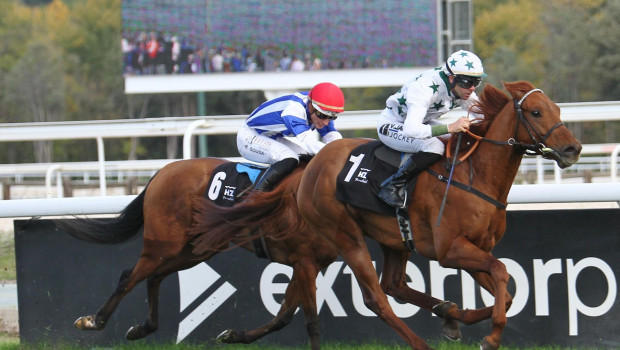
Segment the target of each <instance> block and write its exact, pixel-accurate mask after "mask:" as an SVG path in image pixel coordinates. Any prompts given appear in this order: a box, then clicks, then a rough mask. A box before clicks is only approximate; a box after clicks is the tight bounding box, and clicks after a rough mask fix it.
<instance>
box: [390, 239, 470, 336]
mask: <svg viewBox="0 0 620 350" xmlns="http://www.w3.org/2000/svg"><path fill="white" fill-rule="evenodd" d="M381 249H382V251H383V272H382V277H381V288H382V289H383V291H384V292H385V293H386V294H388V295H391V296H393V297H394V298H397V299H400V300H402V301H405V302H408V303H411V304H413V305H417V306H419V307H421V308H423V309H425V310H427V311H430V312H433V313H434V314H436V315H437V316H439V317H441V318H442V319H443V334H444V335H445V336H446V338H448V339H450V340H460V339H461V330H460V329H459V324H458V322H456V320H455V319H454V318H452V317H450V316H449V315H448V313H447V311H448V310H450V309H452V308H457V305H456V304H454V303H452V302H448V301H443V300H440V299H437V298H433V297H432V296H430V295H428V294H426V293H422V292H419V291H417V290H415V289H412V288H410V287H409V286H408V285H407V283H406V280H405V267H406V263H407V261H408V260H409V256H410V255H411V253H409V252H408V251H399V250H394V249H391V248H388V247H386V246H384V245H381Z"/></svg>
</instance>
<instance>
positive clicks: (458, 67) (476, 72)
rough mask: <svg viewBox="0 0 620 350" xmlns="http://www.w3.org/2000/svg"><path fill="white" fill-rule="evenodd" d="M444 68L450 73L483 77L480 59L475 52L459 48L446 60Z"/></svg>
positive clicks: (484, 74)
mask: <svg viewBox="0 0 620 350" xmlns="http://www.w3.org/2000/svg"><path fill="white" fill-rule="evenodd" d="M446 68H447V69H448V72H449V73H450V74H452V75H468V76H470V77H485V76H486V73H484V67H482V61H481V60H480V58H479V57H478V56H476V55H475V54H473V53H471V52H469V51H465V50H459V51H457V52H455V53H453V54H452V55H450V57H448V59H447V60H446Z"/></svg>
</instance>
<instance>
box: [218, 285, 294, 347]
mask: <svg viewBox="0 0 620 350" xmlns="http://www.w3.org/2000/svg"><path fill="white" fill-rule="evenodd" d="M299 303H300V295H299V291H298V288H297V283H296V282H295V274H293V278H292V280H291V282H290V283H289V284H288V286H287V287H286V291H285V293H284V301H283V302H282V304H281V306H280V310H279V311H278V314H277V315H276V317H275V318H273V319H272V320H271V321H269V322H268V323H266V324H264V325H262V326H260V327H258V328H256V329H253V330H241V331H238V330H234V329H227V330H225V331H223V332H222V333H220V334H219V335H218V336H217V341H219V342H222V343H228V344H234V343H243V344H249V343H251V342H253V341H255V340H258V339H260V338H262V337H264V336H266V335H268V334H270V333H272V332H275V331H278V330H280V329H282V328H284V327H285V326H286V325H288V324H289V323H290V322H291V320H292V319H293V316H294V315H295V311H296V310H297V307H298V306H299Z"/></svg>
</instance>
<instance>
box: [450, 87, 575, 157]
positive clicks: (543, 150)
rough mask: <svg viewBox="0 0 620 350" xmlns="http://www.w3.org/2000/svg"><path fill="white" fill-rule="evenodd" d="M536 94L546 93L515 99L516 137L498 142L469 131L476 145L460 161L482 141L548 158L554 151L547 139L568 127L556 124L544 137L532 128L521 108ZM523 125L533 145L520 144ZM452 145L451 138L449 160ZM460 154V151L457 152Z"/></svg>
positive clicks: (530, 92) (528, 93)
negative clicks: (562, 128) (559, 129)
mask: <svg viewBox="0 0 620 350" xmlns="http://www.w3.org/2000/svg"><path fill="white" fill-rule="evenodd" d="M534 92H540V93H543V94H544V92H543V91H542V90H541V89H532V90H530V91H528V92H526V93H525V94H524V95H523V97H521V99H520V100H519V101H517V99H514V105H515V110H516V112H517V118H516V127H515V136H514V137H511V138H509V139H508V140H507V141H498V140H491V139H487V138H485V137H482V136H478V135H476V134H474V133H472V132H471V131H469V130H467V134H469V135H470V136H471V137H473V138H474V139H476V143H475V144H474V145H473V146H472V147H471V148H470V149H469V151H468V152H467V153H466V154H464V155H463V156H462V157H461V158H460V159H459V161H463V160H464V159H466V158H467V157H469V155H471V153H472V152H473V151H474V150H475V149H476V147H478V144H479V143H480V141H485V142H490V143H493V144H496V145H508V146H513V147H516V148H517V149H518V150H519V151H520V152H522V153H524V154H527V155H529V156H533V155H541V156H543V157H544V158H547V157H548V156H549V155H550V154H552V153H553V152H554V151H553V149H551V148H549V147H547V146H545V141H547V139H548V138H549V136H551V133H552V132H553V131H555V130H556V129H557V128H559V127H561V126H566V125H565V124H564V123H562V122H559V123H557V124H555V125H554V126H553V127H551V128H550V129H549V130H548V131H547V132H546V133H545V134H544V135H542V136H541V135H540V133H539V132H538V131H536V129H534V127H533V126H532V124H531V123H530V121H529V120H527V118H525V115H524V114H523V109H522V108H521V106H522V104H523V101H525V99H526V98H527V97H528V96H529V95H530V94H532V93H534ZM520 123H521V124H523V126H524V127H525V130H526V131H527V133H528V135H529V136H530V138H531V140H532V143H523V142H518V141H517V134H518V133H519V124H520ZM451 143H452V138H450V139H449V140H448V146H447V147H446V156H447V157H448V158H450V145H451ZM457 152H458V150H457Z"/></svg>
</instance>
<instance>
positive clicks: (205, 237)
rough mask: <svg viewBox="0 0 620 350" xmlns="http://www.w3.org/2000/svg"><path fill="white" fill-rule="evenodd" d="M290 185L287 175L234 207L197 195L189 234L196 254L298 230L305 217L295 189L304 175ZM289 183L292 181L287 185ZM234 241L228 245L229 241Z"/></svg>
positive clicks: (279, 236) (279, 237) (252, 193)
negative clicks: (301, 215)
mask: <svg viewBox="0 0 620 350" xmlns="http://www.w3.org/2000/svg"><path fill="white" fill-rule="evenodd" d="M298 175H299V176H294V175H293V177H294V178H297V181H295V180H292V181H293V185H292V186H291V185H290V181H291V178H290V177H287V178H286V179H285V180H284V181H283V184H282V186H277V187H276V188H275V189H274V190H272V191H269V192H256V191H253V192H251V193H249V194H248V195H247V197H246V198H245V199H244V200H243V201H242V202H240V203H238V204H236V205H234V206H233V207H222V206H218V205H216V204H214V203H213V202H212V201H210V200H207V199H205V198H203V197H199V196H196V197H194V199H193V205H192V221H193V225H192V227H191V228H190V230H189V236H190V239H191V240H192V245H193V246H194V249H193V253H194V254H198V255H199V254H202V253H205V252H208V251H222V250H227V249H232V248H234V247H237V246H241V245H244V244H246V243H249V242H251V241H252V240H253V239H255V238H258V237H260V236H263V235H268V236H269V239H270V240H283V239H286V238H287V237H288V236H289V235H290V234H293V233H295V232H298V231H299V229H300V228H301V225H302V224H303V223H304V221H303V220H302V219H301V217H300V216H299V214H298V212H297V200H296V189H297V186H296V184H297V185H298V183H299V181H298V180H299V179H300V178H301V173H298ZM286 183H289V184H288V185H287V184H286ZM231 242H234V244H233V245H232V246H231V247H230V248H228V245H229V244H230V243H231Z"/></svg>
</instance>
